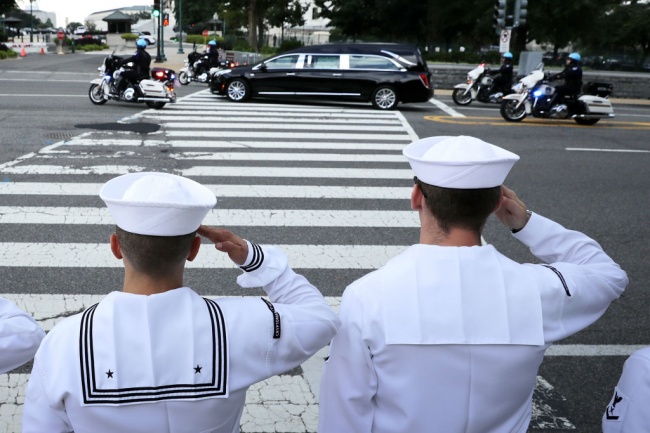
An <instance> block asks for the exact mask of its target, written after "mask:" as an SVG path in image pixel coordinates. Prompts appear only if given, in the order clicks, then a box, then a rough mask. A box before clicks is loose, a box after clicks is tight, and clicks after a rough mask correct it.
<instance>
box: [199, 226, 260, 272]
mask: <svg viewBox="0 0 650 433" xmlns="http://www.w3.org/2000/svg"><path fill="white" fill-rule="evenodd" d="M198 234H199V235H201V236H203V237H204V238H207V239H209V240H210V241H212V242H213V243H214V246H215V248H216V249H217V250H219V251H221V252H223V253H227V254H228V256H229V257H230V260H232V261H233V262H235V264H236V265H239V266H241V265H243V264H244V263H245V262H246V258H247V257H248V243H247V242H246V241H245V240H243V239H242V238H240V237H239V236H237V235H235V234H234V233H232V232H230V231H228V230H226V229H217V228H214V227H208V226H204V225H202V226H201V227H199V230H198Z"/></svg>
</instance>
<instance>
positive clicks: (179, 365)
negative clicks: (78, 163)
mask: <svg viewBox="0 0 650 433" xmlns="http://www.w3.org/2000/svg"><path fill="white" fill-rule="evenodd" d="M149 175H150V174H144V175H143V176H144V177H146V176H149ZM126 176H133V175H126ZM155 176H158V174H156V175H155ZM168 176H171V175H168ZM174 178H177V177H176V176H174ZM135 179H136V180H134V179H133V178H128V177H127V178H125V177H124V176H121V177H118V178H116V179H114V181H115V182H113V184H111V182H110V181H109V184H111V185H112V186H114V184H115V183H118V184H119V183H120V182H122V183H123V185H121V186H120V185H117V186H116V187H115V188H113V190H111V188H108V191H105V190H104V189H102V193H100V195H102V198H103V199H104V200H105V201H106V202H107V204H108V207H109V211H110V212H111V214H112V216H113V218H114V219H115V220H116V223H117V225H118V226H119V227H120V228H123V229H125V230H127V231H130V232H132V233H137V232H142V231H147V230H151V231H153V232H157V233H159V235H166V236H173V234H171V232H170V230H169V228H170V227H169V225H170V222H169V221H170V220H176V221H177V223H173V224H176V225H179V226H181V227H180V228H178V227H177V228H175V229H174V231H175V232H179V233H182V232H184V233H187V231H186V230H187V229H188V227H193V228H192V229H191V230H190V232H192V231H193V230H196V228H197V227H198V225H199V224H200V222H201V220H202V219H203V218H204V216H205V214H206V213H207V212H208V211H209V209H210V208H211V207H212V206H213V205H214V202H212V204H211V205H210V201H211V200H210V198H209V197H207V195H208V194H211V193H210V192H209V190H207V188H204V187H200V188H203V190H202V189H200V188H199V186H196V187H191V188H190V191H189V193H188V195H187V200H186V201H185V202H184V203H182V200H181V201H176V202H175V203H174V204H170V203H165V204H163V205H160V204H156V203H155V202H156V201H160V197H164V196H167V195H168V196H176V195H177V193H176V192H175V191H174V186H173V185H172V187H171V188H168V186H167V185H165V184H162V185H161V186H160V187H157V186H156V187H151V185H148V184H145V185H143V186H144V187H145V189H148V190H149V191H151V192H150V194H151V195H152V196H154V197H156V198H154V199H153V200H151V202H152V203H146V202H147V200H143V201H144V202H145V204H144V205H142V203H140V209H137V207H138V205H137V204H133V203H128V202H129V201H131V198H128V199H125V197H127V196H128V195H129V194H130V193H129V185H132V184H135V183H137V179H139V178H138V177H137V176H136V177H135ZM180 179H183V180H184V181H189V180H187V179H184V178H180ZM172 180H173V181H176V180H175V179H172ZM189 182H192V181H189ZM109 184H107V185H106V186H109ZM197 185H198V184H197ZM106 186H105V187H104V188H106ZM183 188H185V187H183ZM183 188H181V189H183ZM192 188H194V189H192ZM114 190H120V192H119V193H117V194H115V191H114ZM124 190H126V192H124ZM206 191H207V193H206ZM140 192H142V191H139V192H138V193H140ZM202 194H203V197H202V196H201V195H202ZM115 195H117V196H118V198H115ZM204 199H205V200H204ZM213 199H214V195H213V194H212V200H213ZM174 200H175V198H174ZM163 201H164V200H163ZM201 201H204V202H207V203H204V204H206V206H203V205H202V204H201ZM197 202H198V203H199V205H198V207H199V208H201V207H202V206H203V207H207V208H206V209H204V210H200V209H198V210H196V209H192V206H194V205H196V203H197ZM156 207H157V208H158V209H154V208H156ZM134 209H135V210H134ZM126 220H128V221H127V222H126V223H124V221H126ZM120 221H122V222H123V223H121V222H120ZM188 221H189V222H188ZM124 224H128V227H126V228H125V227H123V225H124ZM188 224H189V225H188ZM145 234H150V233H145ZM241 268H242V269H243V270H244V273H243V274H242V275H240V276H239V277H238V279H237V282H238V283H239V285H240V286H242V287H245V288H248V287H262V288H263V289H264V290H265V291H266V293H267V295H268V300H267V299H266V298H261V297H251V298H243V299H242V298H219V299H216V300H212V299H206V298H203V297H201V296H199V295H198V294H197V293H196V292H195V291H193V290H192V289H191V288H189V287H180V288H177V289H173V290H169V291H166V292H163V293H159V294H152V295H140V294H133V293H126V292H112V293H110V294H109V295H108V296H106V298H104V299H103V300H102V301H101V302H100V303H98V304H97V305H95V306H92V307H90V308H89V309H88V310H86V311H85V312H83V313H81V314H77V315H75V316H72V317H70V318H67V319H65V320H63V321H62V322H60V323H59V324H57V325H56V326H55V327H54V328H53V329H52V331H51V332H50V333H49V334H48V335H47V337H46V338H45V340H44V341H43V344H42V345H41V348H40V350H39V351H38V353H37V354H36V357H35V360H34V367H33V371H32V374H31V377H30V380H29V384H28V388H27V395H26V398H25V406H24V415H23V432H25V433H28V432H49V433H57V432H72V431H74V432H75V433H84V432H91V433H115V432H121V433H152V432H156V433H166V432H169V433H171V432H174V433H181V432H188V433H189V432H208V431H209V432H214V433H217V432H218V433H221V432H223V433H234V432H239V428H240V427H239V422H240V417H241V414H242V411H243V408H244V404H245V397H246V390H247V389H248V387H249V386H251V385H252V384H254V383H256V382H259V381H261V380H263V379H266V378H268V377H270V376H273V375H276V374H279V373H282V372H285V371H287V370H290V369H292V368H294V367H296V366H298V365H299V364H301V363H302V362H304V361H305V360H307V359H308V358H309V357H310V356H311V355H313V354H314V353H315V352H316V351H318V350H319V349H320V348H322V347H323V346H325V345H326V344H327V343H328V342H329V341H330V339H331V338H332V336H333V335H334V334H335V332H336V329H337V326H338V323H339V322H338V318H337V317H336V315H335V314H334V312H333V311H332V310H331V309H330V307H329V306H328V304H327V302H326V301H325V299H324V298H323V296H322V295H321V294H320V292H319V291H318V290H317V289H316V288H315V287H314V286H313V285H311V284H310V283H309V282H308V281H307V280H306V279H305V278H304V277H302V276H300V275H297V274H296V273H294V272H293V271H292V270H291V268H290V267H289V265H288V260H287V257H286V255H285V254H284V253H283V252H282V251H280V250H279V249H277V248H274V247H269V246H263V247H262V246H259V245H256V244H253V243H250V242H249V243H248V258H247V259H246V261H245V263H244V264H243V265H242V266H241Z"/></svg>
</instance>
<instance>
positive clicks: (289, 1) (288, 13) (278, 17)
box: [265, 0, 305, 40]
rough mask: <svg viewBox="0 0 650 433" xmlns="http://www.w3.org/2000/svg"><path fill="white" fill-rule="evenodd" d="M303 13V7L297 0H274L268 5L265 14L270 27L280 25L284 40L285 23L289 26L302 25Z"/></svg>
mask: <svg viewBox="0 0 650 433" xmlns="http://www.w3.org/2000/svg"><path fill="white" fill-rule="evenodd" d="M304 13H305V7H304V6H303V5H302V4H301V3H300V2H299V1H298V0H276V1H275V2H273V3H272V4H271V5H270V6H269V8H268V10H267V12H266V15H265V16H266V21H267V23H268V24H269V25H270V26H271V27H280V29H281V32H282V39H283V40H284V26H285V24H288V25H289V26H291V27H297V26H302V25H303V24H305V19H304V18H303V14H304Z"/></svg>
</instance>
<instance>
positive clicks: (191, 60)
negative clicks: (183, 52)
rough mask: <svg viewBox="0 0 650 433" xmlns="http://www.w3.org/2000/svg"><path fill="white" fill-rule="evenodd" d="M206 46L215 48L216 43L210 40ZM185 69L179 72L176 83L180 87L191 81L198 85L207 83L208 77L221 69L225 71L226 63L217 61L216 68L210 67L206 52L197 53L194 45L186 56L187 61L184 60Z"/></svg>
mask: <svg viewBox="0 0 650 433" xmlns="http://www.w3.org/2000/svg"><path fill="white" fill-rule="evenodd" d="M208 45H210V46H216V45H217V42H216V41H215V40H211V41H210V42H209V43H208ZM184 63H185V67H183V68H181V71H180V72H179V74H178V81H180V83H181V84H182V85H184V86H185V85H188V84H190V83H191V82H192V81H196V82H198V83H209V82H210V76H211V75H212V74H214V73H215V72H216V71H218V70H221V69H226V66H227V62H225V61H219V64H218V65H217V66H216V67H211V66H210V57H209V55H208V53H207V52H205V53H197V52H196V45H195V46H194V49H193V51H192V52H191V53H190V54H188V55H187V59H186V60H184Z"/></svg>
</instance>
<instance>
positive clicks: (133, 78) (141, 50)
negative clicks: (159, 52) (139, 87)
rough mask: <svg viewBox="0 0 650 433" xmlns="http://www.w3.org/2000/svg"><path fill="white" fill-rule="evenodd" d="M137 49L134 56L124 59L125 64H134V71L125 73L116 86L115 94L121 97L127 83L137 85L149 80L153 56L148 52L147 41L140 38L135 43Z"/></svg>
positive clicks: (121, 75)
mask: <svg viewBox="0 0 650 433" xmlns="http://www.w3.org/2000/svg"><path fill="white" fill-rule="evenodd" d="M135 46H136V47H137V49H136V52H135V54H134V55H133V56H131V57H128V58H126V59H124V63H125V64H126V63H129V62H132V63H133V69H130V70H127V71H123V72H122V73H121V74H120V76H119V78H118V79H117V83H116V84H115V92H116V93H117V94H118V95H119V94H120V93H121V92H122V91H123V90H124V88H125V87H126V84H127V82H132V83H135V82H137V81H139V80H142V79H145V78H149V74H150V71H149V67H150V65H151V56H150V55H149V53H148V52H147V51H146V48H147V41H145V40H144V39H142V38H140V39H138V40H136V41H135Z"/></svg>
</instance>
